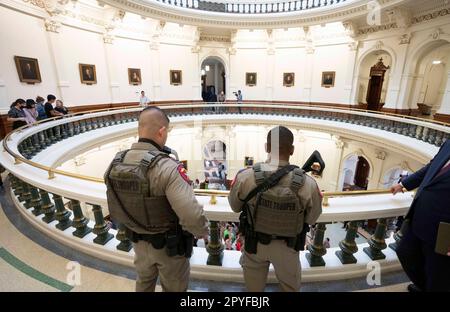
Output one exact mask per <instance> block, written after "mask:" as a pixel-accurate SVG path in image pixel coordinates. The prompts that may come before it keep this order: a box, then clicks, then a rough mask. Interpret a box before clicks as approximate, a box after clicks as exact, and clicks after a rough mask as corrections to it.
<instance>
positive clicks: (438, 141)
mask: <svg viewBox="0 0 450 312" xmlns="http://www.w3.org/2000/svg"><path fill="white" fill-rule="evenodd" d="M443 136H444V133H442V132H441V131H437V130H436V139H435V140H434V145H436V146H438V147H439V146H441V144H442V139H443Z"/></svg>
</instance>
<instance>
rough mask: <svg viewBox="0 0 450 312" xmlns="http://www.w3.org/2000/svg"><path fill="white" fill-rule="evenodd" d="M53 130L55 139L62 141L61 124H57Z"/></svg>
mask: <svg viewBox="0 0 450 312" xmlns="http://www.w3.org/2000/svg"><path fill="white" fill-rule="evenodd" d="M53 129H54V130H53V131H54V132H55V141H56V142H59V141H61V139H62V136H61V125H57V126H55V127H53Z"/></svg>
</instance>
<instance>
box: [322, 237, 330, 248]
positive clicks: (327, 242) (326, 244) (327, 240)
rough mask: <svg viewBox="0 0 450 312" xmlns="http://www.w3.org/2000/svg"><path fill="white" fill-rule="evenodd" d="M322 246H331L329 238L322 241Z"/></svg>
mask: <svg viewBox="0 0 450 312" xmlns="http://www.w3.org/2000/svg"><path fill="white" fill-rule="evenodd" d="M323 247H325V248H330V247H331V245H330V238H328V237H327V238H326V239H325V240H324V241H323Z"/></svg>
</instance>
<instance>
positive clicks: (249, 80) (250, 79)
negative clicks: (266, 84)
mask: <svg viewBox="0 0 450 312" xmlns="http://www.w3.org/2000/svg"><path fill="white" fill-rule="evenodd" d="M245 85H246V86H256V73H245Z"/></svg>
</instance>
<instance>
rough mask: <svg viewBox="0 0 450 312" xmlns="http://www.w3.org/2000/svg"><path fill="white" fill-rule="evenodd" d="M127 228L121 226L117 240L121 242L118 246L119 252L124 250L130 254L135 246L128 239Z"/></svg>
mask: <svg viewBox="0 0 450 312" xmlns="http://www.w3.org/2000/svg"><path fill="white" fill-rule="evenodd" d="M125 232H126V228H125V226H124V225H122V224H119V226H118V230H117V235H116V239H117V240H118V241H120V243H119V245H117V247H116V248H117V249H118V250H122V251H125V252H129V251H130V250H131V248H133V245H132V244H131V241H130V240H129V239H128V237H127V236H126V234H125Z"/></svg>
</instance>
